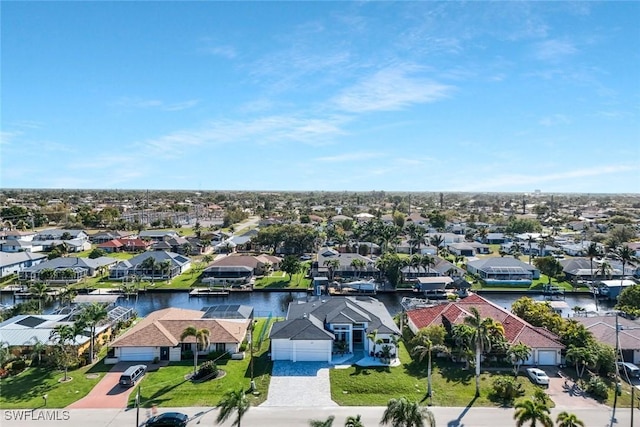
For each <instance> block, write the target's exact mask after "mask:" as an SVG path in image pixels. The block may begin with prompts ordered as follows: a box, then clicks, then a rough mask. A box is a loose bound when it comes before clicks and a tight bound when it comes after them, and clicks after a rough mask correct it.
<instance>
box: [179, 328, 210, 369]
mask: <svg viewBox="0 0 640 427" xmlns="http://www.w3.org/2000/svg"><path fill="white" fill-rule="evenodd" d="M209 335H211V331H209V330H208V329H206V328H202V329H197V328H196V327H195V326H187V327H186V328H185V330H184V331H182V334H181V335H180V341H184V340H185V339H186V338H189V337H194V338H195V340H196V345H195V348H194V349H193V374H194V375H195V374H196V371H197V370H198V345H200V346H201V347H202V348H207V347H209V344H210V341H209Z"/></svg>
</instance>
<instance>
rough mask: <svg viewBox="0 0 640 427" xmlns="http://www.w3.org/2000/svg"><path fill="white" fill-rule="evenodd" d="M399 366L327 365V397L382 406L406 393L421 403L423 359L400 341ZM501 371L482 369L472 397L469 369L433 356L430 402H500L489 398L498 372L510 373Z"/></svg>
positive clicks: (528, 389) (530, 389) (527, 386)
mask: <svg viewBox="0 0 640 427" xmlns="http://www.w3.org/2000/svg"><path fill="white" fill-rule="evenodd" d="M400 361H401V363H402V365H401V366H398V367H395V368H361V367H351V368H348V369H331V371H330V379H331V398H332V399H333V400H334V401H335V402H336V403H338V404H339V405H342V406H385V405H386V404H387V402H388V401H389V399H391V398H398V397H407V398H408V399H412V400H416V401H418V402H421V403H422V404H427V403H428V398H427V367H426V363H416V362H413V361H412V360H411V357H410V356H409V354H408V352H407V349H406V347H405V345H404V343H402V342H401V343H400ZM502 372H503V373H493V372H486V373H482V374H481V376H480V397H479V398H477V399H475V400H474V396H475V376H474V371H473V369H470V370H466V371H465V370H463V369H462V368H461V365H459V364H454V363H451V362H448V361H444V360H442V359H435V358H434V363H433V371H432V375H431V379H432V384H433V405H435V406H460V407H462V406H467V405H469V404H470V403H472V404H473V405H474V406H496V407H499V406H504V403H503V402H502V401H501V400H497V399H492V398H491V390H492V383H493V380H494V379H495V378H498V377H499V376H503V375H504V376H511V377H513V373H512V372H511V370H509V369H508V368H505V369H504V371H502ZM518 382H519V383H521V384H522V385H523V387H524V390H525V395H524V397H531V396H533V393H534V391H535V389H536V388H537V387H538V386H536V385H534V384H533V383H532V382H531V381H529V379H528V378H527V377H526V376H524V375H522V374H521V375H519V377H518Z"/></svg>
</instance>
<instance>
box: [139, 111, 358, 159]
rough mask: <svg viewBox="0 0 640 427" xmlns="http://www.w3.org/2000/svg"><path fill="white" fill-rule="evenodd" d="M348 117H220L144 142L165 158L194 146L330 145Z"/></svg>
mask: <svg viewBox="0 0 640 427" xmlns="http://www.w3.org/2000/svg"><path fill="white" fill-rule="evenodd" d="M347 120H348V119H347V118H345V117H340V116H335V117H329V118H319V119H318V118H304V117H294V116H268V117H261V118H258V119H254V120H247V121H242V120H218V121H213V122H210V123H208V124H207V125H205V126H202V127H201V128H199V129H187V130H180V131H176V132H172V133H170V134H167V135H164V136H160V137H158V138H154V139H149V140H146V141H144V142H143V146H144V147H146V148H147V149H152V150H154V153H156V154H158V155H163V156H165V157H170V158H174V157H180V156H182V155H183V151H185V150H186V149H187V148H188V147H190V146H201V145H215V144H221V143H234V144H238V143H252V144H271V143H288V142H298V143H303V144H308V145H315V146H317V145H326V144H331V143H333V139H334V138H335V137H337V136H339V135H344V134H345V133H346V132H345V131H344V130H343V129H342V128H341V126H342V124H343V123H344V122H346V121H347Z"/></svg>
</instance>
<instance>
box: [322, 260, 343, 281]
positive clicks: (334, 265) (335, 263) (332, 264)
mask: <svg viewBox="0 0 640 427" xmlns="http://www.w3.org/2000/svg"><path fill="white" fill-rule="evenodd" d="M323 266H324V267H327V268H328V269H329V280H333V274H334V272H335V271H336V270H337V269H339V268H340V260H338V259H327V260H325V261H324V263H323Z"/></svg>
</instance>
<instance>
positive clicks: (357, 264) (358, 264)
mask: <svg viewBox="0 0 640 427" xmlns="http://www.w3.org/2000/svg"><path fill="white" fill-rule="evenodd" d="M351 267H352V268H353V269H354V270H355V271H356V277H358V276H360V274H359V273H360V270H362V269H364V268H365V267H366V264H365V262H364V261H363V260H361V259H360V258H354V259H353V260H352V261H351Z"/></svg>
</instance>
